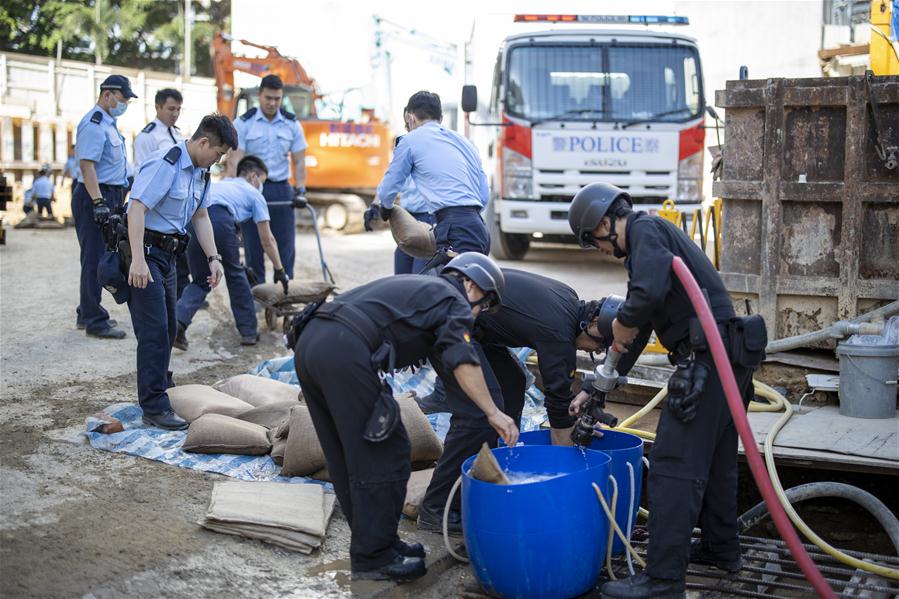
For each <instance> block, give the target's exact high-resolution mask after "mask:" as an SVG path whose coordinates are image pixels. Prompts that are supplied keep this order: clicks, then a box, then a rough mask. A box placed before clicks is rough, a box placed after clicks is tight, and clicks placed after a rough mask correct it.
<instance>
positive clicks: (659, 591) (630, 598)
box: [600, 572, 687, 599]
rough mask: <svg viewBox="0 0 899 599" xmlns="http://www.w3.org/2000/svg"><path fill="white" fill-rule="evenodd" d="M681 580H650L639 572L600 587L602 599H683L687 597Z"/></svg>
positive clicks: (685, 586) (648, 576)
mask: <svg viewBox="0 0 899 599" xmlns="http://www.w3.org/2000/svg"><path fill="white" fill-rule="evenodd" d="M686 589H687V585H686V582H685V581H683V580H663V579H661V578H652V577H651V576H650V575H649V574H646V573H645V572H641V573H639V574H637V575H636V576H631V577H630V578H625V579H623V580H613V581H610V582H607V583H605V584H604V585H602V588H601V589H600V597H602V598H603V599H644V598H646V599H683V598H685V597H686V596H687V593H686Z"/></svg>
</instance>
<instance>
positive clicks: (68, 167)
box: [62, 144, 81, 191]
mask: <svg viewBox="0 0 899 599" xmlns="http://www.w3.org/2000/svg"><path fill="white" fill-rule="evenodd" d="M62 174H63V176H65V177H71V179H72V190H73V191H74V190H75V186H76V185H77V184H78V180H79V179H81V167H80V166H78V159H77V158H76V157H75V144H72V155H71V156H69V158H68V159H67V160H66V164H65V166H64V167H63V168H62Z"/></svg>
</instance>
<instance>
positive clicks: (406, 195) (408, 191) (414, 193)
mask: <svg viewBox="0 0 899 599" xmlns="http://www.w3.org/2000/svg"><path fill="white" fill-rule="evenodd" d="M400 205H401V206H402V207H403V208H405V209H406V211H407V212H415V213H419V212H430V211H431V208H430V206H428V201H427V200H426V199H425V197H424V196H423V195H421V193H419V191H418V188H417V187H415V181H413V180H412V177H409V178H408V179H406V183H405V185H403V189H401V190H400Z"/></svg>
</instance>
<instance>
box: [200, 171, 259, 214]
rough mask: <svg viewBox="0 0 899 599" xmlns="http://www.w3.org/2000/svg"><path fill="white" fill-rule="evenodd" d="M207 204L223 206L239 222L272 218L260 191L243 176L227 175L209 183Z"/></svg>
mask: <svg viewBox="0 0 899 599" xmlns="http://www.w3.org/2000/svg"><path fill="white" fill-rule="evenodd" d="M209 205H210V206H224V207H225V208H227V209H228V212H230V213H231V216H233V217H234V220H235V221H237V222H239V223H242V222H244V221H246V220H250V219H251V218H252V219H253V222H254V223H261V222H263V221H269V220H272V219H271V217H270V216H269V214H268V204H266V203H265V198H264V197H263V196H262V192H261V191H259V190H258V189H256V188H255V187H253V186H252V185H250V183H249V181H247V180H246V179H244V178H243V177H229V178H227V179H222V180H221V181H219V182H217V183H213V184H212V185H210V186H209Z"/></svg>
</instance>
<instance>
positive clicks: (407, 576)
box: [352, 555, 428, 582]
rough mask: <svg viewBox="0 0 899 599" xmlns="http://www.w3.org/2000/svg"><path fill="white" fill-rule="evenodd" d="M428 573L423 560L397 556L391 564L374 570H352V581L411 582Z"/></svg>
mask: <svg viewBox="0 0 899 599" xmlns="http://www.w3.org/2000/svg"><path fill="white" fill-rule="evenodd" d="M427 573H428V569H427V567H425V560H423V559H421V558H420V557H403V556H402V555H397V556H396V557H395V558H394V559H393V561H392V562H390V563H389V564H385V565H383V566H381V567H380V568H375V569H374V570H353V576H352V578H353V580H392V581H394V582H411V581H413V580H415V579H417V578H421V577H422V576H424V575H425V574H427Z"/></svg>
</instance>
